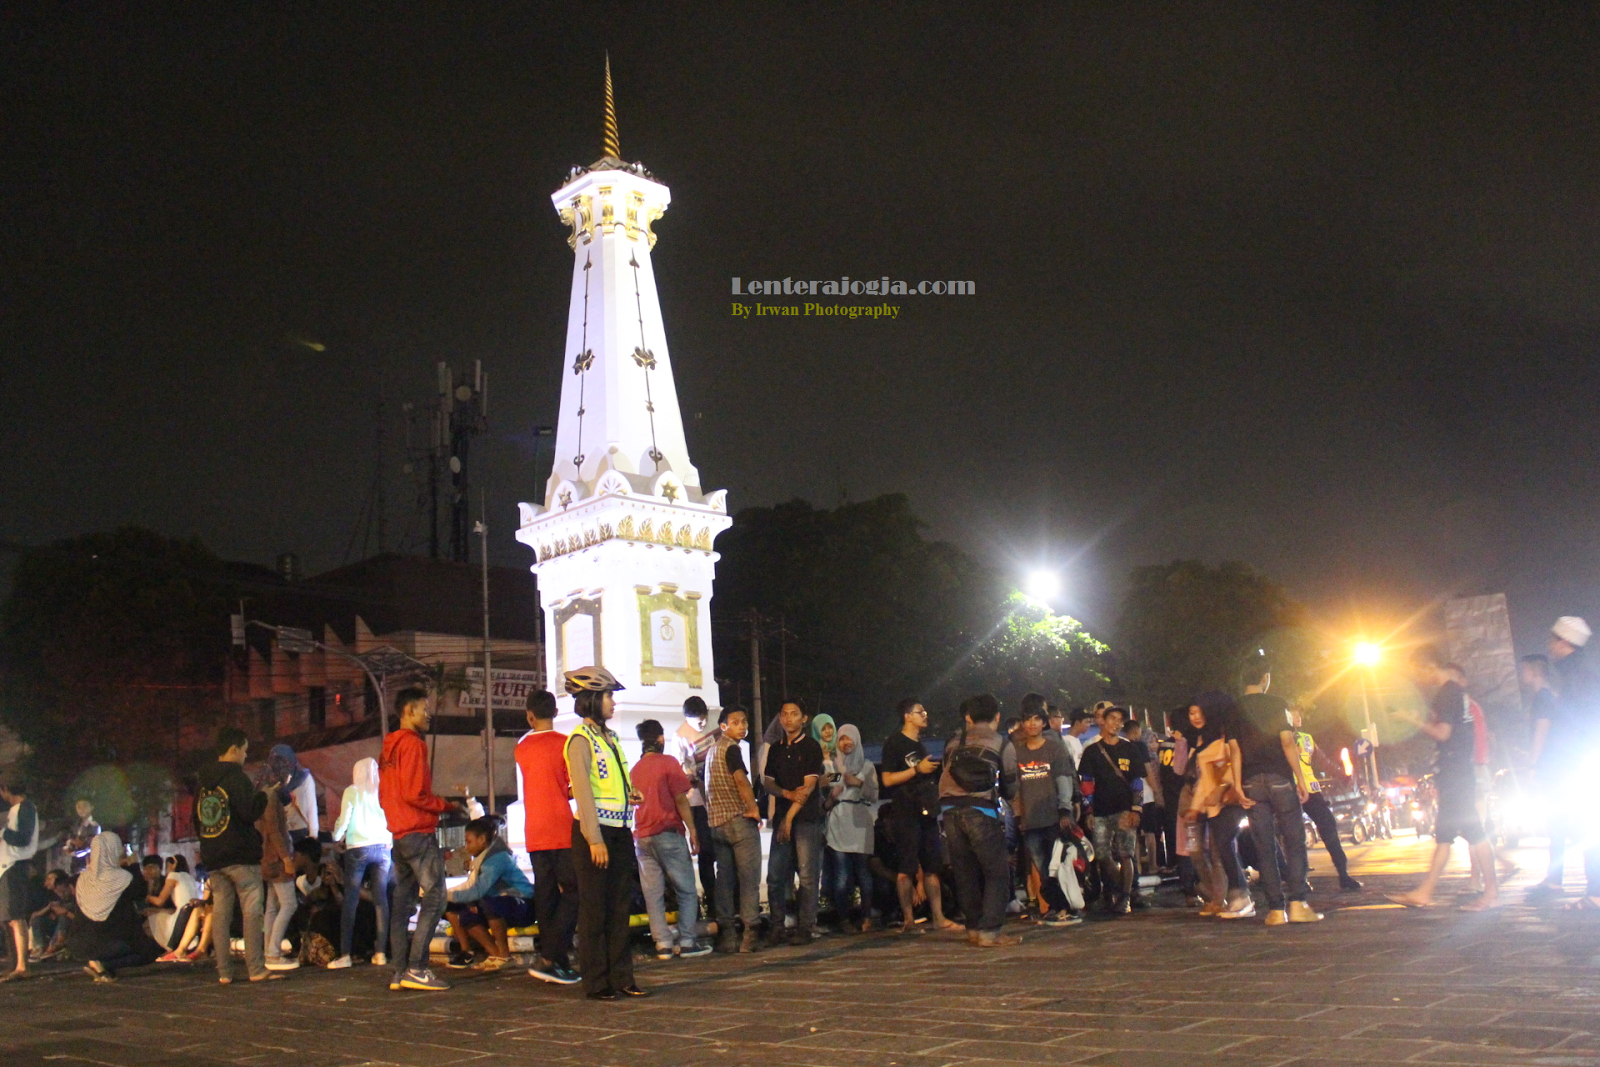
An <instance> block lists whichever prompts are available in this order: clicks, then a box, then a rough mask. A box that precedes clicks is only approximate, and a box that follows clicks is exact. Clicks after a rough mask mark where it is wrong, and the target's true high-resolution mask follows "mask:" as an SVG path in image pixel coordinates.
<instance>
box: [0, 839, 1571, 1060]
mask: <svg viewBox="0 0 1600 1067" xmlns="http://www.w3.org/2000/svg"><path fill="white" fill-rule="evenodd" d="M1431 844H1432V843H1431V842H1428V841H1423V842H1417V841H1415V840H1414V839H1410V838H1404V839H1401V840H1398V841H1395V842H1386V843H1377V844H1372V845H1368V846H1364V847H1362V848H1357V849H1355V850H1353V853H1352V856H1353V859H1354V861H1355V871H1356V873H1357V874H1358V876H1359V877H1361V878H1362V879H1364V880H1365V881H1366V883H1367V888H1366V891H1364V892H1363V893H1361V894H1350V895H1338V894H1333V893H1319V894H1318V898H1317V899H1318V904H1319V906H1321V907H1322V908H1323V909H1324V910H1325V911H1327V913H1328V918H1327V921H1325V922H1323V923H1320V924H1318V925H1316V926H1299V927H1296V926H1291V927H1284V928H1279V929H1267V928H1266V927H1264V926H1263V925H1261V923H1260V922H1259V921H1255V922H1243V923H1225V922H1221V921H1218V920H1203V919H1200V918H1198V917H1197V916H1195V915H1193V914H1192V913H1189V912H1186V911H1184V910H1181V909H1179V908H1168V907H1158V908H1155V909H1152V910H1151V911H1150V912H1148V913H1145V914H1141V915H1135V916H1133V917H1131V918H1128V919H1121V920H1104V921H1094V922H1090V923H1086V924H1084V925H1082V926H1078V927H1072V928H1068V929H1062V930H1043V929H1037V928H1028V929H1026V930H1025V931H1024V933H1025V941H1024V943H1023V944H1022V945H1021V946H1019V947H1016V948H1012V949H1003V950H998V951H983V950H979V949H975V948H971V947H969V946H968V945H967V944H966V943H965V942H964V941H963V940H955V939H946V938H944V937H940V936H937V935H926V936H905V937H900V936H895V935H892V934H882V935H872V936H865V937H860V936H858V937H829V938H826V939H824V940H822V941H820V942H818V943H817V944H816V945H815V946H814V947H812V948H810V949H809V950H808V949H799V948H785V949H779V950H773V951H768V952H764V953H761V954H758V955H755V956H711V957H707V958H704V959H700V960H693V961H678V962H675V963H670V964H669V963H658V962H656V961H655V960H654V959H653V958H650V959H648V960H642V961H641V962H640V965H639V977H640V982H641V984H642V985H645V986H646V987H648V988H649V989H651V990H653V991H654V993H655V995H654V996H652V997H650V998H648V999H645V1000H640V1001H633V1002H628V1003H616V1004H606V1003H593V1002H589V1001H586V1000H584V999H583V997H582V996H581V995H580V994H579V993H578V992H576V991H574V990H566V989H558V988H555V987H551V986H546V985H541V984H538V983H536V982H534V981H533V980H531V979H529V978H527V977H526V976H525V975H524V974H523V973H522V972H520V971H517V972H509V971H508V972H501V973H498V974H476V973H474V972H459V971H457V972H448V974H449V977H451V978H452V980H455V981H456V988H455V990H453V991H452V992H449V993H444V994H430V993H410V992H407V993H391V992H389V991H388V989H387V987H386V978H387V975H386V973H380V972H379V971H378V970H377V969H374V968H370V967H367V968H355V969H352V970H347V971H305V970H302V971H299V972H296V973H295V974H294V975H293V976H292V978H291V979H290V980H289V981H286V982H274V983H269V984H268V985H265V986H252V985H248V984H246V983H243V982H239V983H236V984H235V985H233V986H231V987H222V986H219V985H218V984H217V983H216V980H215V971H214V970H212V969H211V968H187V967H173V968H163V969H147V970H144V971H140V972H133V973H129V974H127V975H125V976H124V977H123V978H122V979H121V980H120V981H119V982H117V983H116V984H114V985H95V984H93V983H91V982H90V981H89V980H88V979H87V978H85V977H83V976H82V975H81V974H79V973H78V972H76V971H61V972H57V973H54V974H49V975H44V976H41V977H37V978H32V979H29V980H26V981H22V982H12V983H8V984H6V985H4V986H0V1018H3V1019H4V1020H5V1021H4V1023H3V1024H0V1064H3V1065H4V1067H24V1065H28V1067H32V1065H41V1067H42V1065H59V1067H70V1065H74V1064H79V1063H93V1064H108V1065H118V1067H122V1065H126V1067H142V1065H146V1064H148V1065H152V1067H154V1065H167V1067H213V1065H217V1064H224V1063H231V1064H253V1065H283V1067H290V1065H295V1067H346V1065H355V1064H364V1063H374V1064H400V1065H405V1067H444V1065H447V1064H473V1065H478V1067H491V1065H499V1064H507V1065H509V1064H513V1063H515V1064H569V1063H570V1064H582V1065H595V1067H601V1065H618V1067H654V1065H661V1067H691V1065H692V1067H707V1065H712V1067H735V1065H739V1067H742V1065H750V1067H833V1065H843V1064H850V1065H854V1067H864V1065H872V1067H987V1065H999V1064H1105V1065H1127V1067H1146V1065H1149V1067H1177V1065H1181V1064H1185V1063H1189V1062H1216V1063H1221V1064H1226V1065H1228V1067H1258V1065H1259V1067H1267V1065H1271V1064H1284V1065H1288V1064H1294V1065H1297V1067H1317V1065H1321V1064H1328V1065H1333V1064H1338V1065H1339V1067H1356V1065H1361V1064H1393V1063H1396V1062H1414V1063H1422V1064H1436V1063H1437V1064H1453V1063H1461V1064H1524V1063H1526V1064H1537V1065H1550V1067H1580V1065H1586V1064H1596V1065H1600V922H1597V921H1594V920H1593V919H1590V918H1589V917H1587V916H1577V915H1571V914H1569V913H1562V912H1560V911H1558V910H1556V909H1534V908H1531V907H1527V906H1524V905H1523V904H1522V903H1521V900H1522V897H1523V889H1524V888H1525V887H1526V886H1527V885H1528V884H1529V883H1530V881H1531V879H1532V878H1533V877H1535V875H1534V874H1533V873H1532V872H1535V871H1540V872H1542V870H1543V867H1542V863H1541V860H1542V856H1540V855H1539V853H1538V852H1536V851H1529V850H1524V851H1523V852H1521V853H1518V854H1516V857H1515V858H1516V859H1517V860H1518V862H1519V863H1521V864H1522V866H1523V868H1524V870H1523V872H1522V873H1521V874H1519V875H1518V876H1517V877H1516V878H1515V879H1514V881H1513V888H1512V890H1511V892H1510V894H1509V898H1510V899H1511V900H1512V901H1514V902H1515V903H1513V904H1511V905H1510V906H1508V907H1505V908H1503V909H1501V910H1500V911H1498V912H1495V913H1490V914H1484V915H1468V914H1463V913H1458V912H1455V911H1453V910H1452V909H1450V908H1448V907H1442V908H1436V909H1432V910H1428V911H1404V910H1401V909H1398V908H1394V907H1390V906H1387V905H1386V904H1385V902H1384V901H1383V897H1382V892H1383V891H1384V890H1394V889H1398V888H1401V887H1403V886H1409V884H1410V883H1411V882H1412V881H1413V876H1412V875H1411V874H1410V873H1408V872H1410V871H1414V870H1416V869H1418V868H1420V866H1421V865H1422V863H1423V862H1424V861H1425V857H1426V855H1427V853H1428V851H1429V850H1430V848H1431ZM1458 853H1459V854H1460V856H1461V858H1462V859H1463V860H1464V852H1463V851H1461V850H1459V849H1458ZM1574 859H1575V858H1574ZM1313 863H1314V882H1316V883H1317V885H1318V887H1319V888H1321V887H1322V886H1324V885H1327V884H1329V883H1331V881H1332V876H1331V873H1330V872H1329V870H1328V864H1327V860H1326V856H1325V855H1323V854H1322V853H1321V851H1320V850H1317V851H1315V852H1314V853H1313ZM1464 873H1465V872H1464V871H1457V870H1452V874H1451V876H1449V877H1447V879H1446V883H1445V889H1446V890H1447V891H1453V890H1454V889H1456V888H1458V887H1459V886H1460V885H1461V884H1462V881H1463V876H1464ZM1577 885H1578V878H1577V873H1576V870H1575V869H1574V870H1572V871H1569V875H1568V887H1569V890H1572V891H1576V887H1577ZM1444 899H1448V895H1446V897H1445V898H1444Z"/></svg>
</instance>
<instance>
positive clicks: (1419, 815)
mask: <svg viewBox="0 0 1600 1067" xmlns="http://www.w3.org/2000/svg"><path fill="white" fill-rule="evenodd" d="M1438 822H1439V789H1438V785H1437V784H1436V782H1435V781H1434V777H1433V775H1431V774H1425V775H1423V776H1422V777H1421V778H1419V779H1417V787H1416V788H1415V789H1413V790H1412V791H1411V825H1412V826H1414V827H1416V830H1417V836H1418V837H1432V836H1433V831H1434V828H1435V827H1436V826H1437V825H1438Z"/></svg>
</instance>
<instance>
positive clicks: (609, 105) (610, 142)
mask: <svg viewBox="0 0 1600 1067" xmlns="http://www.w3.org/2000/svg"><path fill="white" fill-rule="evenodd" d="M600 148H601V150H602V152H603V153H604V155H603V156H602V158H604V159H621V158H622V149H621V148H620V147H618V145H617V107H616V104H614V103H613V102H612V100H611V53H610V52H607V53H606V128H605V135H604V137H603V138H602V139H601V145H600Z"/></svg>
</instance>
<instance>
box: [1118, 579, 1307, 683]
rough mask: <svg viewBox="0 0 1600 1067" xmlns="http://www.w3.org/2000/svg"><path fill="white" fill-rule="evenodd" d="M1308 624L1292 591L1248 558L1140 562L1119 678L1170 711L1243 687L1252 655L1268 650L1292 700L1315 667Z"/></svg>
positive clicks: (1125, 614)
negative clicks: (1242, 678)
mask: <svg viewBox="0 0 1600 1067" xmlns="http://www.w3.org/2000/svg"><path fill="white" fill-rule="evenodd" d="M1304 622H1305V612H1304V610H1303V609H1302V608H1301V606H1300V605H1299V604H1297V603H1296V602H1295V601H1294V600H1293V599H1292V598H1291V597H1290V596H1289V593H1288V591H1287V590H1286V589H1284V588H1283V587H1282V586H1280V585H1278V584H1277V583H1276V582H1274V581H1272V580H1271V579H1270V578H1268V577H1266V576H1265V575H1263V574H1260V573H1259V572H1257V571H1255V570H1253V569H1252V568H1250V567H1249V566H1248V565H1246V564H1243V563H1223V564H1221V565H1220V566H1217V567H1208V566H1207V565H1206V564H1204V563H1202V562H1200V561H1199V560H1176V561H1174V562H1172V563H1166V564H1160V565H1157V566H1150V567H1138V568H1135V569H1134V571H1133V575H1132V584H1131V587H1130V588H1129V590H1128V593H1127V596H1126V597H1125V598H1124V599H1123V602H1122V611H1121V615H1120V618H1119V620H1118V625H1117V630H1116V643H1117V665H1118V668H1119V676H1120V678H1121V679H1122V681H1123V683H1124V684H1125V685H1126V687H1127V690H1128V695H1129V697H1130V698H1131V699H1132V700H1133V701H1134V702H1135V703H1139V704H1146V705H1149V706H1150V707H1153V708H1160V709H1163V710H1165V709H1168V708H1172V707H1176V706H1180V705H1184V704H1187V703H1189V702H1190V701H1191V700H1192V699H1193V698H1194V697H1195V695H1196V694H1198V693H1202V692H1205V691H1206V690H1214V689H1215V690H1226V691H1227V692H1230V693H1238V692H1239V691H1240V672H1241V671H1242V669H1243V668H1244V665H1245V663H1246V661H1247V660H1248V659H1250V658H1251V657H1253V656H1256V655H1257V654H1258V653H1259V652H1265V653H1266V655H1267V658H1268V661H1269V662H1270V663H1271V664H1272V668H1273V674H1274V683H1273V684H1274V688H1275V690H1280V691H1283V692H1284V694H1285V696H1289V697H1291V699H1292V697H1293V696H1294V695H1296V694H1297V693H1298V692H1299V690H1301V689H1302V688H1303V687H1304V686H1305V684H1306V680H1307V679H1308V678H1309V671H1310V669H1311V664H1310V660H1309V657H1310V644H1309V643H1308V640H1307V635H1306V632H1305V630H1304Z"/></svg>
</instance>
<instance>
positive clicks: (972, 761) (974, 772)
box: [945, 728, 1000, 794]
mask: <svg viewBox="0 0 1600 1067" xmlns="http://www.w3.org/2000/svg"><path fill="white" fill-rule="evenodd" d="M945 766H947V767H948V768H949V769H950V780H951V781H952V782H954V783H955V784H956V785H958V786H960V787H961V788H962V789H963V790H964V791H966V792H968V793H987V794H993V793H994V791H995V789H996V787H997V786H998V785H999V784H1000V754H999V753H998V752H994V751H992V750H991V749H988V748H985V747H984V746H983V745H969V744H967V731H966V730H965V729H964V728H963V729H962V731H961V739H960V741H958V742H957V744H956V750H955V752H953V753H952V754H950V755H949V756H947V757H946V761H945Z"/></svg>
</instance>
